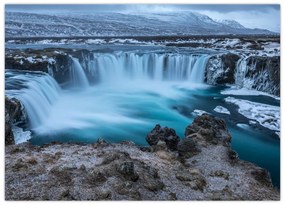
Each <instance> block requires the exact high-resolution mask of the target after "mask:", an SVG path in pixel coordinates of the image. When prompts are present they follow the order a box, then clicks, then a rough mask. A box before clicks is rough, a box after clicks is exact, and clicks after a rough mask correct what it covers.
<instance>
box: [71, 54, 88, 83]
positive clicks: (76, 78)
mask: <svg viewBox="0 0 285 205" xmlns="http://www.w3.org/2000/svg"><path fill="white" fill-rule="evenodd" d="M69 57H70V59H71V61H72V63H71V65H70V81H71V82H70V85H71V86H72V87H75V88H87V87H88V86H89V82H88V79H87V77H86V75H85V73H84V70H83V68H82V66H81V65H80V63H79V60H78V59H77V58H74V57H72V56H69Z"/></svg>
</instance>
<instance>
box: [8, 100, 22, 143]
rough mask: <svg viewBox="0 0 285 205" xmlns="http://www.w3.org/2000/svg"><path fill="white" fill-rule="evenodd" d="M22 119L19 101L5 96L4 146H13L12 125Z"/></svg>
mask: <svg viewBox="0 0 285 205" xmlns="http://www.w3.org/2000/svg"><path fill="white" fill-rule="evenodd" d="M22 118H23V113H22V106H21V103H20V101H19V100H17V99H15V98H12V99H9V98H8V97H6V96H5V145H10V144H15V140H14V134H13V131H12V124H13V123H16V122H19V121H21V120H22Z"/></svg>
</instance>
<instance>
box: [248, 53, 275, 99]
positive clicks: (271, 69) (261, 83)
mask: <svg viewBox="0 0 285 205" xmlns="http://www.w3.org/2000/svg"><path fill="white" fill-rule="evenodd" d="M247 67H248V69H247V73H246V75H245V78H247V79H250V80H251V81H252V85H250V86H251V88H252V89H255V90H259V91H262V92H267V93H269V94H272V95H276V96H280V56H274V57H261V56H251V57H249V58H248V59H247Z"/></svg>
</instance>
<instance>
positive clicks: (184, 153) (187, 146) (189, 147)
mask: <svg viewBox="0 0 285 205" xmlns="http://www.w3.org/2000/svg"><path fill="white" fill-rule="evenodd" d="M177 150H178V153H179V156H180V157H187V158H188V157H192V156H194V155H196V154H198V153H199V152H200V150H199V149H198V147H197V145H196V143H195V142H194V140H193V139H192V137H185V138H183V139H182V140H180V142H179V143H178V145H177Z"/></svg>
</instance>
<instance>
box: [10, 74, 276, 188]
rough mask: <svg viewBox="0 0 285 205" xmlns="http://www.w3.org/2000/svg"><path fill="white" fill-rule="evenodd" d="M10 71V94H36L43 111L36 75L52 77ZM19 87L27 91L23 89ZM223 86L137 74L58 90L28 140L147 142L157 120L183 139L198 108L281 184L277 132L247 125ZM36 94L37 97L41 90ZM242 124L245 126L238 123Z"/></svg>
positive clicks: (272, 102)
mask: <svg viewBox="0 0 285 205" xmlns="http://www.w3.org/2000/svg"><path fill="white" fill-rule="evenodd" d="M6 74H7V76H6V94H7V93H10V94H11V92H12V93H13V92H14V94H15V95H17V94H20V95H21V94H22V93H32V94H31V95H29V96H30V98H29V99H27V100H29V101H30V102H31V103H32V104H33V105H36V106H34V107H37V109H39V110H40V111H41V112H42V109H43V110H45V108H46V107H45V104H44V103H41V101H39V100H37V98H34V97H33V95H34V94H33V92H32V90H33V89H36V91H37V90H39V89H38V86H37V85H34V83H35V82H42V81H39V79H38V78H41V80H43V79H44V82H47V85H48V87H50V86H54V85H53V83H54V81H52V80H50V77H48V76H46V75H45V74H41V75H40V74H37V75H35V76H34V78H31V76H30V75H31V74H24V77H23V76H22V77H21V75H22V74H17V73H16V74H15V73H14V74H13V73H11V72H9V71H8V72H6ZM39 75H40V76H39ZM17 76H18V77H17ZM19 79H20V80H19ZM46 80H47V81H46ZM13 82H14V83H15V85H13ZM27 82H30V84H31V85H33V86H29V85H30V84H28V83H27ZM41 85H43V86H45V84H41ZM13 86H14V87H13ZM55 87H56V86H55ZM13 89H14V91H13ZM17 89H20V90H21V89H24V90H21V91H20V92H19V91H17ZM25 89H26V90H25ZM222 89H225V87H213V86H208V85H205V84H199V83H192V82H189V81H181V80H171V81H164V80H162V81H156V80H145V79H140V78H138V79H136V80H128V79H125V80H124V81H121V80H119V81H116V80H114V81H111V82H109V83H102V84H97V85H95V86H88V87H87V88H85V89H73V88H70V89H67V90H60V91H59V96H57V98H56V99H54V101H53V102H52V104H48V106H49V108H48V112H45V116H44V117H41V118H40V119H41V121H40V123H36V124H34V123H33V124H32V125H31V129H32V138H31V140H30V141H31V143H33V144H37V145H41V144H44V143H48V142H51V141H62V142H84V143H91V142H96V141H97V139H98V138H101V137H102V138H104V139H106V140H108V141H111V142H120V141H123V140H131V141H134V142H135V143H136V144H138V145H147V142H146V140H145V137H146V135H147V133H148V132H150V131H151V129H152V128H153V127H154V126H155V125H156V124H161V125H162V126H168V127H171V128H174V129H175V130H176V132H177V134H178V135H179V136H180V137H184V130H185V128H186V126H187V125H189V124H191V123H192V121H193V119H194V117H195V115H193V114H192V112H193V110H194V109H200V110H204V111H206V112H209V113H211V114H213V115H215V116H218V117H221V118H223V119H225V120H226V123H227V125H228V128H229V131H230V133H231V134H232V146H233V149H235V150H236V151H237V152H238V154H239V156H240V158H241V159H244V160H248V161H250V162H253V163H256V164H258V165H259V166H261V167H264V168H266V169H267V170H269V172H270V173H271V176H272V179H273V183H274V185H276V186H279V185H280V140H279V137H278V136H277V135H276V134H275V132H274V131H271V130H269V129H266V128H264V127H262V126H258V125H257V126H251V125H249V120H248V119H247V118H245V117H244V116H243V115H241V114H239V113H238V111H237V106H235V105H234V104H230V103H226V102H225V101H224V98H225V97H227V96H228V95H221V94H220V91H221V90H222ZM23 91H24V92H23ZM35 94H36V96H38V94H37V92H36V93H35ZM47 95H48V94H47ZM235 97H236V98H240V99H247V100H250V101H254V102H261V103H265V104H269V105H275V106H279V105H280V101H279V100H276V99H274V98H271V97H268V96H235ZM45 98H46V99H49V98H48V96H43V99H45ZM218 105H220V106H223V107H225V108H227V109H228V110H229V111H230V113H231V115H226V114H221V113H217V112H214V111H213V110H214V108H215V107H216V106H218ZM238 124H245V125H243V126H237V125H238ZM246 125H248V126H246Z"/></svg>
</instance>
